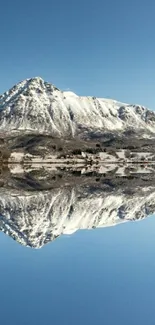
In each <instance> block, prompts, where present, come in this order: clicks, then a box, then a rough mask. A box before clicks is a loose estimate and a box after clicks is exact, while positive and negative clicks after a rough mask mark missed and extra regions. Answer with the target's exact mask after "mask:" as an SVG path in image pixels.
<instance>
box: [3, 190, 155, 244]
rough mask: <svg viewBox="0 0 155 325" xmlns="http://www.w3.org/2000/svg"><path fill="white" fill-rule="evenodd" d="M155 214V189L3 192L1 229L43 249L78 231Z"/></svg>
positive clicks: (13, 236)
mask: <svg viewBox="0 0 155 325" xmlns="http://www.w3.org/2000/svg"><path fill="white" fill-rule="evenodd" d="M154 212H155V188H150V187H143V188H142V189H139V188H138V187H137V188H135V192H134V194H133V192H132V193H131V194H130V192H128V194H127V193H125V192H123V191H122V190H121V188H118V189H117V190H115V191H111V192H109V191H107V192H106V191H103V190H99V189H98V190H97V189H96V190H94V188H92V189H91V188H90V187H88V186H86V187H76V188H75V187H72V188H58V189H53V190H52V191H43V192H25V191H21V190H20V191H18V190H17V191H15V190H13V191H12V190H8V189H4V188H1V189H0V230H1V231H3V232H5V233H6V234H7V235H9V236H11V237H12V238H13V239H15V240H16V241H17V242H19V243H21V244H22V245H25V246H29V247H33V248H40V247H42V246H43V245H45V244H46V243H48V242H50V241H53V240H54V239H55V238H57V237H58V236H60V235H62V234H65V235H66V234H67V235H71V234H73V233H74V232H75V231H77V230H78V229H92V228H99V227H109V226H113V225H117V224H120V223H122V222H125V221H134V220H141V219H143V218H145V217H147V216H148V215H150V214H153V213H154Z"/></svg>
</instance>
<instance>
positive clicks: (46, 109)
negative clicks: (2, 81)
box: [0, 77, 155, 137]
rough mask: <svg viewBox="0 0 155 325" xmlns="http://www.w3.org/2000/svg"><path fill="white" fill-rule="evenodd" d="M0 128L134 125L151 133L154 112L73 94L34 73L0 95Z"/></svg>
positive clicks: (62, 130)
mask: <svg viewBox="0 0 155 325" xmlns="http://www.w3.org/2000/svg"><path fill="white" fill-rule="evenodd" d="M0 110H1V111H2V112H1V116H0V122H1V123H0V132H5V131H9V132H12V131H13V130H19V131H20V130H27V129H29V130H34V131H35V132H37V130H38V132H42V133H44V132H48V133H50V134H51V135H53V136H64V137H65V136H71V137H75V136H76V135H79V134H80V135H85V134H88V135H89V134H90V133H92V132H94V133H95V132H100V133H103V132H104V131H111V132H115V131H125V130H128V129H132V130H133V129H134V130H135V131H137V132H139V131H140V130H142V131H145V133H146V134H147V133H149V132H153V133H155V113H154V112H152V111H149V110H147V109H146V108H144V107H142V106H137V105H128V104H124V103H120V102H118V101H116V100H112V99H106V98H96V97H84V96H82V97H81V96H77V95H76V94H74V93H73V92H71V91H61V90H59V89H58V88H56V87H55V86H54V85H52V84H50V83H47V82H45V81H44V80H43V79H42V78H40V77H36V78H31V79H26V80H25V81H22V82H20V83H18V84H17V85H15V86H14V87H13V88H12V89H10V90H9V91H8V92H6V93H5V94H4V95H2V96H1V98H0Z"/></svg>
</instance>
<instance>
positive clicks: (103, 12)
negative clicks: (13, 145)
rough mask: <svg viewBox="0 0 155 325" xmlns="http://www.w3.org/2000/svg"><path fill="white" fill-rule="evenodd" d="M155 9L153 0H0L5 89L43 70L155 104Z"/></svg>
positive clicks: (81, 88) (62, 84)
mask: <svg viewBox="0 0 155 325" xmlns="http://www.w3.org/2000/svg"><path fill="white" fill-rule="evenodd" d="M154 13H155V2H154V0H147V1H146V0H130V1H126V0H94V1H92V0H78V1H74V0H54V1H53V0H44V1H43V0H41V1H40V0H31V1H30V0H27V1H24V2H23V1H21V0H14V1H7V0H5V1H4V0H2V1H1V18H0V36H1V38H0V40H1V47H0V93H2V92H3V91H5V90H7V89H8V88H10V87H11V86H13V85H14V84H15V83H17V82H18V81H20V80H23V79H25V78H29V77H33V76H41V77H42V78H44V79H45V80H47V81H49V82H53V83H54V84H55V85H56V86H57V87H59V88H62V89H68V88H69V89H71V90H73V91H75V92H76V93H78V94H79V95H94V96H102V97H110V98H115V99H118V100H121V101H125V102H129V103H140V104H143V105H146V106H148V107H149V108H152V109H155V19H154Z"/></svg>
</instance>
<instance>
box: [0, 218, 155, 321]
mask: <svg viewBox="0 0 155 325" xmlns="http://www.w3.org/2000/svg"><path fill="white" fill-rule="evenodd" d="M0 256H1V290H0V302H1V323H2V324H16V325H18V324H20V325H31V324H33V325H34V324H37V325H43V324H44V325H46V324H55V325H57V324H66V325H68V324H75V325H76V324H78V325H79V324H89V325H91V324H93V325H94V324H106V325H112V324H119V325H120V324H123V325H124V324H126V325H128V324H130V325H131V324H132V325H134V324H135V325H137V324H141V325H142V324H152V325H153V324H155V309H154V298H155V257H154V256H155V216H152V217H149V218H146V219H145V220H143V221H140V222H133V223H132V222H129V223H125V224H121V225H119V226H116V227H109V228H102V229H93V230H83V231H78V232H76V233H74V234H73V235H71V236H60V237H59V238H58V239H56V240H55V241H54V242H52V243H50V244H47V245H45V246H44V247H43V248H41V249H39V250H34V249H31V248H27V247H24V246H21V245H20V244H18V243H17V242H15V241H13V240H12V239H11V238H9V237H8V236H6V235H5V234H3V233H1V234H0Z"/></svg>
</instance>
